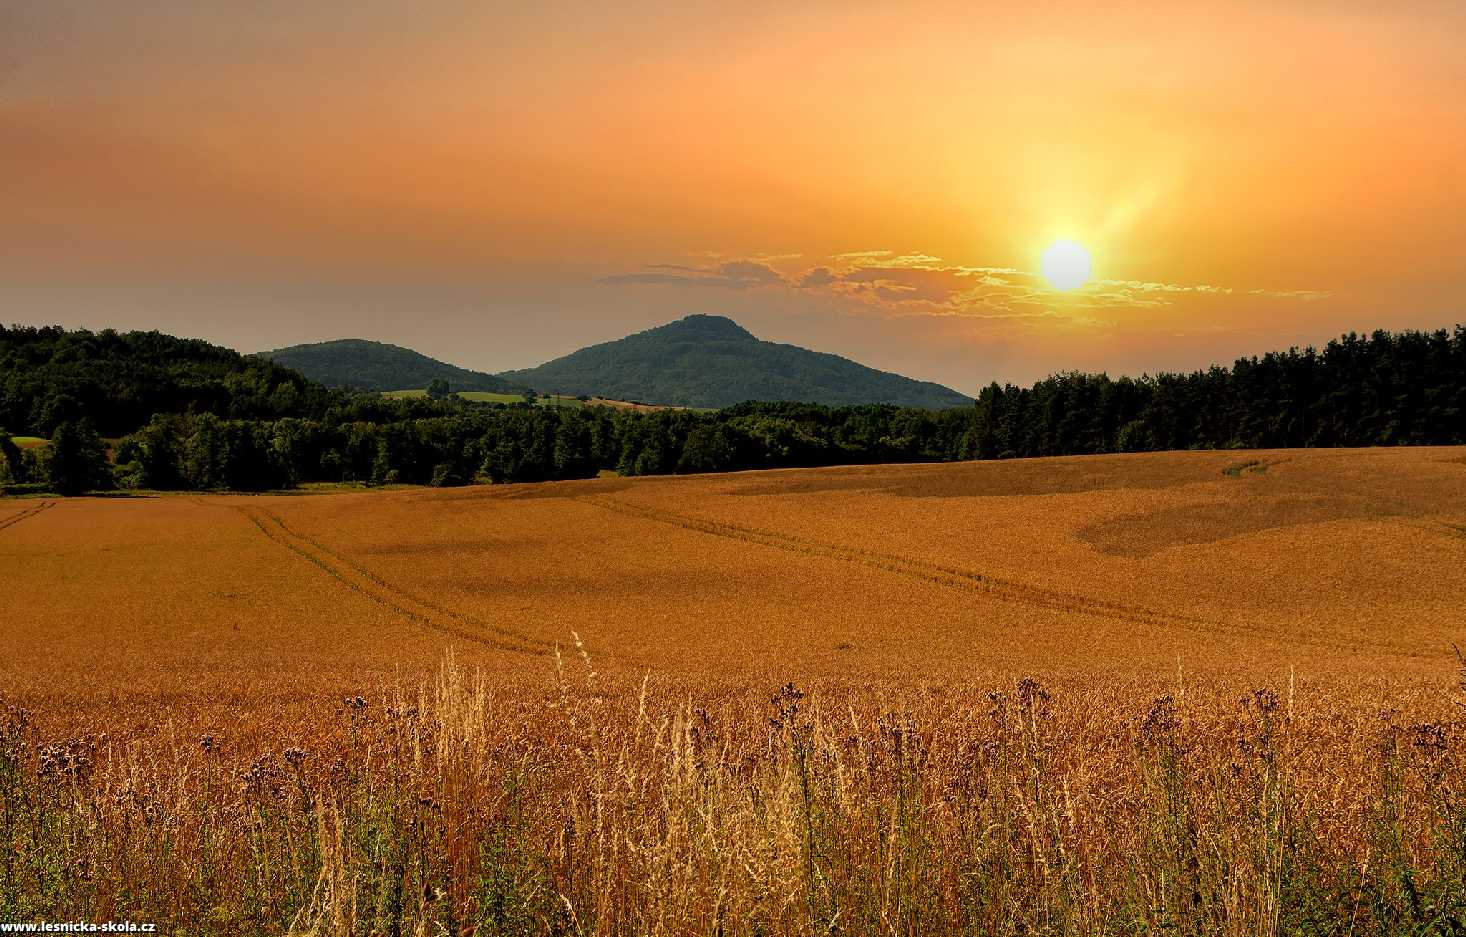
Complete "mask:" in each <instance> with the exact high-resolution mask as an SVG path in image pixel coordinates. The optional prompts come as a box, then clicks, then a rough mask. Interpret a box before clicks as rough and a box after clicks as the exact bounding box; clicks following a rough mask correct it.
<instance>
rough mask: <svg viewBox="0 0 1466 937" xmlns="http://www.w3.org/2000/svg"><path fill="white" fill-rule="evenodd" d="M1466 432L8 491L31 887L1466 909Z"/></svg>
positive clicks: (397, 921)
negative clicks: (45, 495)
mask: <svg viewBox="0 0 1466 937" xmlns="http://www.w3.org/2000/svg"><path fill="white" fill-rule="evenodd" d="M1460 460H1461V452H1460V451H1459V450H1454V451H1451V450H1424V449H1419V450H1389V451H1381V450H1375V451H1369V452H1340V451H1328V452H1286V453H1250V454H1248V456H1247V458H1241V457H1239V456H1238V455H1237V454H1229V453H1186V454H1167V455H1149V456H1124V457H1098V458H1081V459H1057V460H1040V461H1033V462H1023V463H988V464H974V465H956V466H906V467H872V468H852V469H834V470H820V471H791V472H773V473H759V474H747V475H737V476H709V477H699V478H686V479H644V480H637V481H627V480H616V479H602V480H596V481H591V482H583V483H565V484H554V485H542V486H504V487H495V488H488V489H461V490H456V491H447V492H440V491H431V492H430V491H418V490H408V491H392V492H381V493H366V494H337V495H329V496H320V497H295V498H268V497H261V498H243V497H237V498H236V497H209V498H199V499H186V498H173V497H166V498H157V499H138V500H128V501H116V500H89V501H87V500H83V501H60V502H55V503H37V502H6V504H8V507H6V506H4V505H0V585H3V586H4V588H5V590H6V593H7V595H10V596H12V597H13V596H24V601H11V602H9V603H8V606H7V617H6V619H5V622H4V625H3V633H4V638H5V641H6V646H7V648H11V649H13V651H14V652H13V653H11V654H8V655H6V657H5V659H4V660H0V676H3V680H4V683H3V686H4V688H5V691H6V696H7V698H8V701H9V702H8V704H7V706H8V707H9V708H8V709H7V712H8V715H7V717H6V719H7V723H6V725H7V727H6V729H5V742H4V751H3V754H0V787H3V794H4V805H5V806H4V809H5V817H4V820H5V835H6V837H7V841H8V842H9V843H10V844H11V847H12V848H11V850H10V854H9V857H8V859H7V862H6V864H5V866H4V868H3V871H0V919H6V920H22V919H29V918H38V919H39V918H42V917H47V916H50V917H51V918H52V919H57V918H59V917H67V918H71V919H75V918H76V917H83V918H87V919H97V920H105V919H107V918H109V917H119V918H120V917H132V918H133V919H153V920H158V921H164V922H169V923H173V924H177V925H179V926H181V927H183V926H186V927H189V928H192V929H195V930H198V931H200V932H208V933H238V932H280V931H285V930H294V931H308V930H309V931H315V932H318V933H348V932H349V933H363V934H365V933H401V932H422V933H438V932H444V931H448V932H454V933H458V932H465V931H472V930H475V929H477V931H478V932H479V933H546V932H576V933H603V934H610V933H665V934H683V933H714V932H716V933H811V932H821V933H867V932H876V931H880V932H888V933H889V932H897V933H916V932H925V933H941V932H950V931H956V930H964V931H970V932H974V933H1061V932H1081V933H1110V932H1130V931H1136V930H1160V929H1167V930H1180V931H1183V932H1187V933H1198V934H1199V933H1208V934H1209V933H1236V934H1243V933H1277V932H1310V933H1312V932H1337V933H1394V932H1400V931H1404V930H1414V931H1421V932H1425V931H1432V930H1434V931H1439V932H1447V933H1449V932H1451V929H1452V928H1453V927H1459V926H1460V924H1459V923H1452V922H1458V921H1459V918H1460V915H1461V914H1462V913H1463V907H1466V884H1463V881H1466V880H1463V875H1466V811H1463V804H1462V802H1461V800H1460V791H1459V786H1460V782H1461V777H1462V775H1461V767H1462V766H1461V763H1460V758H1461V755H1462V751H1463V750H1462V748H1461V745H1462V740H1461V738H1460V733H1461V730H1462V724H1463V711H1462V708H1461V706H1462V702H1463V697H1462V695H1461V689H1460V687H1459V686H1458V679H1459V678H1460V674H1459V672H1458V671H1459V667H1460V664H1459V661H1458V659H1457V658H1456V656H1455V655H1454V653H1453V652H1452V650H1451V644H1452V641H1453V640H1459V638H1460V636H1461V633H1462V631H1463V628H1462V625H1463V623H1466V622H1463V619H1466V582H1463V579H1462V577H1460V576H1459V574H1458V571H1459V569H1460V568H1461V561H1462V559H1463V556H1466V537H1463V536H1462V534H1461V530H1462V529H1463V525H1466V471H1463V470H1462V468H1461V461H1460ZM1239 466H1240V468H1239ZM1259 466H1265V467H1266V470H1265V471H1264V470H1261V469H1260V468H1259ZM567 557H569V558H571V559H569V560H567ZM577 633H578V636H577ZM579 636H583V637H584V642H583V643H582V642H581V640H580V637H579ZM449 648H451V649H452V651H451V654H452V656H451V658H449V661H448V663H447V664H444V655H445V653H446V652H447V650H448V649H449ZM791 683H792V686H789V687H788V688H787V689H786V690H780V689H779V688H780V687H786V686H787V685H789V684H791ZM796 687H797V689H795V688H796ZM801 694H807V695H801ZM343 700H345V701H346V702H343ZM771 700H772V701H773V702H772V703H771Z"/></svg>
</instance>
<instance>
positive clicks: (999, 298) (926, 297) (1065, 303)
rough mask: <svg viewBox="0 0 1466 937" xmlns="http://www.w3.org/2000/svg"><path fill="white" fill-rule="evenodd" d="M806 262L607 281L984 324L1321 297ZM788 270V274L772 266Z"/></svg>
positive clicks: (905, 265)
mask: <svg viewBox="0 0 1466 937" xmlns="http://www.w3.org/2000/svg"><path fill="white" fill-rule="evenodd" d="M797 259H799V255H797V254H795V255H784V256H782V257H776V256H773V255H760V256H756V257H753V258H746V259H719V262H717V263H715V264H710V265H707V266H689V265H685V264H648V265H647V266H646V267H645V268H644V269H645V271H648V272H641V273H628V274H621V275H617V276H609V277H604V278H602V280H601V282H602V283H607V284H612V285H632V284H641V285H657V286H667V285H671V286H708V287H719V288H723V289H737V290H745V289H755V288H767V289H788V290H799V291H802V292H804V293H806V294H812V293H817V294H824V295H826V296H832V297H835V298H837V299H840V300H844V301H845V302H847V303H850V304H853V306H852V307H851V308H865V309H868V310H871V311H872V312H875V313H878V314H882V315H886V316H911V315H927V316H960V317H966V318H971V319H982V320H1050V321H1063V322H1068V323H1072V324H1076V325H1090V326H1112V325H1114V324H1115V323H1114V322H1113V321H1111V320H1109V319H1107V318H1102V317H1100V316H1099V315H1096V314H1102V313H1104V312H1110V313H1113V312H1117V311H1121V310H1125V309H1130V310H1146V309H1158V308H1161V307H1166V306H1171V305H1173V304H1175V303H1176V302H1178V301H1182V300H1183V299H1185V298H1186V297H1198V298H1199V297H1217V298H1224V297H1230V296H1236V295H1245V296H1249V297H1261V298H1267V299H1276V300H1282V301H1287V300H1294V301H1302V302H1310V301H1312V300H1315V299H1319V298H1321V297H1324V296H1328V295H1330V294H1329V293H1328V292H1327V291H1321V290H1261V289H1236V288H1233V287H1227V286H1216V285H1213V284H1209V283H1195V284H1186V283H1163V282H1157V281H1151V280H1094V281H1091V282H1090V283H1088V284H1086V285H1085V286H1084V287H1081V288H1080V289H1077V290H1073V291H1071V292H1067V293H1063V294H1059V293H1055V292H1054V291H1053V290H1052V289H1051V288H1050V287H1049V286H1048V284H1047V283H1045V282H1044V280H1043V278H1042V277H1040V276H1039V275H1038V274H1036V273H1031V272H1028V271H1024V270H1019V269H1017V268H1014V267H994V266H972V265H964V264H949V263H946V262H945V261H943V260H942V258H940V257H937V256H935V255H932V254H926V253H905V254H897V253H896V252H895V251H889V250H870V251H852V252H849V253H844V254H835V255H833V256H832V257H830V258H828V260H827V262H826V263H824V264H820V265H818V266H813V267H808V268H806V269H804V270H798V269H790V265H789V264H788V263H787V261H790V260H797ZM781 261H783V262H784V263H781V264H780V265H781V266H783V267H784V268H785V269H784V270H783V271H781V270H780V269H778V268H777V267H775V266H774V264H775V263H780V262H781Z"/></svg>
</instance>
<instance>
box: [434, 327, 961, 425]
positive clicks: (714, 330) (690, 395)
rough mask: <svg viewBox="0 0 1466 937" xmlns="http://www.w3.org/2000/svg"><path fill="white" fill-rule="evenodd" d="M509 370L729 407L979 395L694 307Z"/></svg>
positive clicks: (528, 380) (612, 394) (543, 385)
mask: <svg viewBox="0 0 1466 937" xmlns="http://www.w3.org/2000/svg"><path fill="white" fill-rule="evenodd" d="M502 376H503V377H505V378H507V379H509V380H513V381H518V382H521V383H525V384H529V385H531V386H533V387H536V388H539V389H540V390H541V391H544V392H547V393H560V394H593V395H596V396H600V397H609V398H612V399H617V400H638V401H644V402H646V403H657V404H669V405H672V406H682V407H726V406H730V405H732V404H735V403H741V402H743V401H746V400H789V401H799V402H804V403H822V404H826V405H829V406H842V405H847V404H862V403H890V404H897V405H900V406H906V407H926V408H931V409H942V408H947V407H961V406H966V405H968V404H971V403H972V400H971V398H969V397H965V396H963V395H962V394H959V393H957V392H956V391H954V390H952V389H950V388H947V387H943V386H942V385H940V384H933V383H930V382H927V381H916V380H912V379H911V378H908V377H902V376H901V375H899V374H891V373H890V372H887V371H877V370H875V369H874V368H868V367H866V366H865V365H862V364H857V363H856V362H854V361H851V360H850V359H848V358H842V357H840V356H839V355H831V354H824V353H822V352H816V351H810V350H808V349H806V348H800V347H798V346H795V345H782V344H778V343H776V342H766V341H761V340H759V339H757V338H755V337H754V336H753V335H752V334H751V333H749V332H748V330H746V329H744V328H743V327H742V326H740V325H739V324H738V323H736V322H734V321H733V320H732V319H728V318H724V317H723V316H708V315H695V316H688V317H687V318H685V319H680V320H678V321H676V322H671V323H668V324H667V325H663V326H659V327H657V328H654V329H648V330H647V331H645V332H638V333H636V334H635V335H628V336H627V337H626V338H623V339H618V340H617V341H614V342H606V343H604V344H600V345H592V346H590V347H588V348H582V349H580V350H579V351H577V352H573V353H571V354H569V355H566V356H564V357H563V358H556V359H555V360H554V361H551V362H548V363H547V364H542V365H540V366H539V367H537V368H529V369H526V370H523V371H508V372H505V373H504V374H503V375H502ZM412 386H418V385H412Z"/></svg>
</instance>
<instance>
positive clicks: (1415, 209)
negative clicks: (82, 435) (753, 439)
mask: <svg viewBox="0 0 1466 937" xmlns="http://www.w3.org/2000/svg"><path fill="white" fill-rule="evenodd" d="M1463 43H1466V5H1463V4H1460V3H1457V2H1408V0H1404V2H1396V3H1391V4H1377V3H1366V2H1352V0H1339V2H1331V3H1325V2H1318V0H1292V2H1289V3H1277V2H1252V0H1197V2H1193V3H1181V2H1177V3H1164V4H1159V3H1130V4H1127V3H1123V2H1121V3H1112V4H1093V3H1089V2H1024V3H1014V2H1005V3H990V4H983V3H975V2H964V3H927V2H920V0H911V2H906V3H900V4H891V3H864V2H859V0H843V2H838V3H821V2H807V3H789V2H783V3H761V2H757V0H753V2H745V3H738V4H729V3H708V4H702V3H696V2H686V0H684V2H678V3H667V4H657V3H644V4H643V3H637V4H632V3H616V4H606V3H603V2H598V3H583V4H581V3H564V2H556V0H544V2H540V3H536V4H514V5H509V4H499V3H493V2H483V0H473V2H470V0H413V2H409V0H313V2H311V3H300V2H298V0H288V2H287V0H251V2H249V3H239V2H237V0H174V2H164V0H128V2H126V3H118V2H115V0H0V321H5V322H9V323H21V324H50V323H58V324H62V325H66V326H69V327H87V328H94V329H95V328H106V327H113V328H119V329H130V328H142V329H152V328H156V329H161V330H163V331H166V332H171V333H174V334H180V335H187V336H193V337H201V338H206V339H209V340H211V341H216V342H219V343H221V344H225V345H229V346H231V347H235V348H238V349H240V350H242V351H258V350H263V349H269V348H276V347H280V346H284V345H289V344H294V343H298V342H306V341H323V340H326V339H332V338H344V337H362V338H371V339H376V340H380V341H389V342H393V343H396V344H401V345H406V346H409V347H412V348H416V349H418V350H420V351H422V352H424V353H426V354H430V355H433V356H435V357H439V358H442V359H444V360H447V361H450V362H452V363H454V364H459V365H462V366H466V367H471V368H476V369H482V370H489V371H496V370H503V369H508V368H519V367H530V366H533V365H536V364H538V363H540V362H543V361H545V360H548V359H550V358H553V357H556V356H558V355H561V354H565V353H567V352H569V351H572V350H574V349H576V348H578V347H581V346H583V345H586V344H590V343H594V342H600V341H607V340H611V339H614V338H619V337H621V336H622V335H625V334H627V333H629V332H634V331H639V330H641V329H645V328H650V327H652V326H655V325H658V324H661V323H664V322H667V321H671V320H673V319H676V318H680V317H682V316H684V315H688V314H691V313H714V314H721V315H727V316H730V317H732V318H734V319H736V320H737V321H738V322H740V323H741V324H742V325H744V326H745V327H746V328H748V329H749V330H750V331H752V332H753V333H754V334H756V335H758V336H759V337H761V338H765V339H770V340H773V341H781V342H790V343H793V344H798V345H804V346H806V347H811V348H815V349H818V350H821V351H830V352H835V353H837V354H843V355H846V356H848V357H851V358H854V359H856V360H858V361H861V362H862V363H865V364H869V365H871V366H874V367H878V368H881V369H884V370H893V371H898V372H901V373H904V374H907V375H910V376H912V377H917V378H921V379H926V380H935V381H939V382H941V383H944V384H947V385H949V386H951V387H954V388H956V389H958V390H962V391H966V392H969V393H972V392H975V391H976V390H977V389H978V388H980V387H981V386H983V385H985V384H986V383H988V382H989V381H993V380H997V381H1000V382H1002V381H1013V382H1021V383H1026V382H1030V381H1033V380H1035V379H1038V378H1042V377H1044V376H1045V375H1048V374H1051V373H1054V372H1059V371H1068V370H1085V371H1107V372H1109V373H1110V374H1112V375H1116V374H1122V373H1128V374H1140V373H1143V372H1149V373H1154V372H1156V371H1160V370H1182V369H1191V368H1196V367H1205V366H1208V365H1210V364H1212V363H1230V361H1231V360H1232V359H1233V358H1235V357H1237V356H1239V355H1243V354H1253V353H1261V352H1264V351H1268V350H1272V349H1282V348H1287V347H1290V346H1293V345H1300V346H1301V345H1307V344H1314V345H1320V344H1322V343H1324V342H1326V341H1328V340H1329V339H1330V338H1332V337H1335V336H1337V335H1339V334H1341V333H1343V332H1347V331H1361V332H1364V331H1370V330H1373V329H1375V328H1390V329H1398V328H1426V329H1434V328H1442V327H1447V328H1448V327H1451V326H1453V325H1454V324H1455V323H1457V322H1466V303H1463V301H1462V299H1461V297H1462V295H1463V288H1466V55H1462V54H1461V52H1460V50H1461V48H1462V45H1463ZM1060 238H1068V239H1072V240H1075V241H1077V242H1079V243H1080V244H1082V245H1084V247H1085V248H1086V249H1087V250H1088V251H1089V253H1090V254H1091V256H1092V269H1093V279H1092V280H1091V281H1090V282H1089V283H1088V284H1087V285H1086V286H1084V287H1082V288H1080V289H1077V290H1072V291H1059V290H1055V289H1053V288H1052V287H1050V286H1049V285H1048V283H1047V282H1046V281H1044V279H1043V278H1042V276H1040V275H1039V270H1040V256H1041V254H1042V252H1043V251H1044V249H1045V248H1046V247H1047V246H1048V245H1049V244H1051V243H1052V242H1053V241H1054V240H1056V239H1060Z"/></svg>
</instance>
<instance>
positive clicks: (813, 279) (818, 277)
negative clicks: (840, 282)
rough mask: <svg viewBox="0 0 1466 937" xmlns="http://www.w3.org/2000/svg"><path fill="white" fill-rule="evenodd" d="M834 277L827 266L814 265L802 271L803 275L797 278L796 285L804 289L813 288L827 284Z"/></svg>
mask: <svg viewBox="0 0 1466 937" xmlns="http://www.w3.org/2000/svg"><path fill="white" fill-rule="evenodd" d="M836 279H837V278H836V276H835V275H834V274H833V273H831V272H830V268H829V267H815V268H814V269H812V270H806V271H805V272H804V275H803V276H801V277H800V278H799V280H798V285H799V286H802V287H804V288H805V289H813V288H816V287H820V286H829V285H830V284H831V283H834V282H835V280H836Z"/></svg>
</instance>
